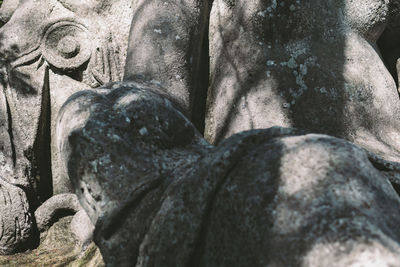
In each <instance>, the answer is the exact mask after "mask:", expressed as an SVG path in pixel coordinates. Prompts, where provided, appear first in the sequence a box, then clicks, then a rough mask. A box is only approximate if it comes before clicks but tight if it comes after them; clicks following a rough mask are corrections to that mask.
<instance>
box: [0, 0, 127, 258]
mask: <svg viewBox="0 0 400 267" xmlns="http://www.w3.org/2000/svg"><path fill="white" fill-rule="evenodd" d="M0 19H1V20H2V22H3V23H5V25H4V26H2V27H1V29H0V61H1V62H0V67H1V75H0V80H1V92H0V106H1V112H0V113H1V115H0V117H1V119H0V121H1V133H0V134H1V148H0V152H1V156H0V165H1V167H0V179H1V183H2V184H3V183H4V184H5V185H4V186H3V187H2V188H3V189H2V191H8V192H10V193H11V194H12V195H16V194H18V195H20V200H19V199H18V198H16V201H15V202H14V203H12V202H8V201H5V203H4V205H5V207H4V208H2V209H1V210H10V212H11V213H12V212H15V216H11V215H5V214H6V213H4V212H0V218H1V221H2V224H1V225H0V227H2V229H3V230H4V233H5V235H0V247H2V248H3V250H4V252H7V253H10V252H13V251H15V249H14V246H17V245H16V244H19V243H21V242H22V240H21V242H20V241H18V240H15V241H13V242H14V243H16V244H14V245H11V244H10V243H13V242H11V239H10V238H9V235H11V234H13V235H14V234H15V232H16V231H17V230H14V228H15V229H17V228H16V226H14V224H15V225H19V226H18V227H21V228H25V229H27V230H26V232H29V233H30V232H32V231H30V230H29V229H31V228H32V229H34V228H36V226H35V225H34V220H31V219H29V218H30V216H32V214H33V213H32V212H33V211H35V210H36V209H37V207H38V206H39V205H40V204H41V203H42V202H44V201H45V200H47V199H48V198H49V197H51V196H52V195H53V194H58V193H66V192H71V190H72V188H71V185H70V182H69V178H68V176H67V175H66V171H65V170H64V169H62V166H63V165H62V164H61V162H60V159H59V151H58V150H57V146H56V145H55V144H56V143H55V140H56V136H55V121H56V117H57V114H58V111H59V109H60V107H61V105H62V104H63V103H64V102H65V101H66V99H67V98H68V97H69V96H71V95H72V94H73V93H76V92H78V91H80V90H82V89H86V88H90V87H97V86H100V85H103V84H105V83H108V82H110V81H117V80H120V79H121V76H122V70H123V67H124V60H125V57H126V51H127V40H128V31H129V26H130V23H131V20H132V12H131V9H130V1H128V0H118V1H105V0H104V1H91V0H87V1H76V0H45V1H33V0H29V1H16V0H6V1H4V3H3V6H2V8H1V10H0ZM5 188H7V189H5ZM10 188H13V189H10ZM14 192H15V193H14ZM4 194H5V199H6V198H7V197H8V196H7V193H4ZM18 201H19V202H18ZM60 208H61V207H60ZM17 210H18V211H17ZM19 213H21V216H20V215H18V216H17V214H19ZM24 216H25V218H24ZM14 217H16V218H18V220H17V221H15V220H14ZM8 220H10V222H8ZM28 230H29V231H28ZM22 233H23V235H21V236H22V237H21V239H27V238H28V237H29V236H30V235H29V234H25V230H24V231H22ZM18 238H19V237H18ZM29 242H30V243H32V242H31V241H29ZM18 246H19V245H18Z"/></svg>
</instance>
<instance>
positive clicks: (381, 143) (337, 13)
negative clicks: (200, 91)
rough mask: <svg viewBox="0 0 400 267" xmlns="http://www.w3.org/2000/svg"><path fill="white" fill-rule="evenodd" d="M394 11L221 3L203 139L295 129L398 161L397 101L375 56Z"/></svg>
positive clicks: (314, 1) (366, 4)
mask: <svg viewBox="0 0 400 267" xmlns="http://www.w3.org/2000/svg"><path fill="white" fill-rule="evenodd" d="M391 2H393V3H394V2H397V1H381V0H368V1H365V0H357V1H346V0H341V1H336V0H327V1H319V0H311V1H295V0H289V1H284V2H282V1H251V2H249V1H226V0H216V1H214V3H213V8H212V11H211V16H210V35H209V36H210V60H211V67H210V75H211V77H210V81H211V84H210V89H209V93H208V102H207V115H206V130H205V136H206V138H207V139H208V140H209V141H211V142H213V143H216V142H219V141H221V140H223V139H224V138H226V137H228V136H230V135H232V134H234V133H237V132H240V131H243V130H248V129H256V128H268V127H271V126H275V125H278V126H284V127H296V128H301V129H306V130H309V131H312V132H319V133H326V134H330V135H334V136H337V137H342V138H345V139H347V140H350V141H352V142H355V143H357V144H360V145H362V146H364V147H366V148H368V149H369V150H371V151H374V152H376V153H378V154H380V155H382V156H384V157H385V158H387V159H391V160H397V159H398V158H399V142H398V140H399V133H400V117H399V116H400V112H399V111H400V110H399V109H400V105H399V97H398V93H397V90H396V85H395V82H394V80H393V78H392V77H391V75H390V74H389V72H388V71H387V69H386V67H385V65H384V63H383V62H382V60H381V58H380V56H379V52H377V47H376V41H377V39H378V37H379V36H380V34H381V33H382V31H383V30H384V28H385V25H386V21H387V19H388V17H389V15H391V14H394V12H395V11H397V12H398V9H397V10H393V9H394V8H395V7H393V3H391ZM396 42H397V41H394V43H396ZM388 50H389V52H390V51H391V49H388ZM392 50H393V49H392ZM396 59H397V58H396Z"/></svg>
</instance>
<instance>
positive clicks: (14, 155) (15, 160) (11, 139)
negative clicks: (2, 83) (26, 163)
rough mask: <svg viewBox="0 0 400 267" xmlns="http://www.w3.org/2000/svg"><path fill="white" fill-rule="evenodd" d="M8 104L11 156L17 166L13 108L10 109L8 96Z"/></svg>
mask: <svg viewBox="0 0 400 267" xmlns="http://www.w3.org/2000/svg"><path fill="white" fill-rule="evenodd" d="M6 105H7V116H8V118H7V120H8V135H9V136H10V145H11V153H12V155H11V157H12V161H13V165H14V168H15V165H16V163H17V154H16V151H15V144H14V134H13V128H12V127H13V126H12V117H11V109H10V104H9V103H8V100H7V98H6Z"/></svg>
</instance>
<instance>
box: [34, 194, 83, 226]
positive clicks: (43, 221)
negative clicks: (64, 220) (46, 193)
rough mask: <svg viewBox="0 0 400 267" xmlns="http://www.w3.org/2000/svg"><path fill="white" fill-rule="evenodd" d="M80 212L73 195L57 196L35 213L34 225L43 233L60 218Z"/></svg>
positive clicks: (80, 208)
mask: <svg viewBox="0 0 400 267" xmlns="http://www.w3.org/2000/svg"><path fill="white" fill-rule="evenodd" d="M79 210H82V207H81V205H80V204H79V200H78V198H77V196H76V195H75V194H68V193H65V194H58V195H55V196H52V197H51V198H49V199H48V200H46V201H45V202H44V203H43V204H42V205H40V207H39V208H38V209H36V211H35V219H36V225H37V228H38V230H39V231H40V232H43V231H45V230H47V229H49V227H50V226H51V225H52V224H53V223H54V222H56V221H57V220H59V219H60V218H61V217H64V216H67V215H73V214H75V213H77V212H78V211H79Z"/></svg>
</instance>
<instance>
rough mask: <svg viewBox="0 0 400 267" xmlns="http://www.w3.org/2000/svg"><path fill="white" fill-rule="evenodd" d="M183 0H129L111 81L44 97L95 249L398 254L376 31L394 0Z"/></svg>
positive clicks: (124, 257)
mask: <svg viewBox="0 0 400 267" xmlns="http://www.w3.org/2000/svg"><path fill="white" fill-rule="evenodd" d="M196 3H197V2H195V1H181V2H180V3H179V4H176V3H175V2H174V1H165V2H164V3H163V7H164V8H163V9H159V8H157V7H158V6H159V5H160V3H159V2H157V1H136V2H135V4H136V5H135V6H134V19H133V21H132V26H131V33H130V41H129V49H128V56H127V63H126V65H125V74H124V79H125V82H123V83H112V84H109V85H106V86H104V87H102V88H100V89H97V90H95V91H93V90H92V91H84V92H81V93H79V94H75V95H74V96H72V97H71V98H70V99H69V100H68V101H67V102H66V104H65V105H64V107H63V108H62V110H61V112H60V123H59V125H58V132H59V134H58V136H59V137H60V139H59V146H60V150H61V151H65V152H64V156H65V164H66V165H67V167H66V168H67V169H68V171H69V176H70V178H71V180H72V183H73V187H74V188H75V192H76V194H77V195H78V197H79V199H80V200H81V203H82V205H83V207H84V209H85V210H86V211H87V213H88V215H89V217H90V218H91V220H92V222H93V223H94V224H95V225H96V228H95V233H94V240H95V242H96V244H97V245H98V246H99V247H100V249H101V251H102V254H103V256H104V258H105V261H106V263H107V264H109V265H110V266H132V265H135V266H300V265H304V266H351V265H352V264H354V265H357V264H359V265H366V264H371V263H372V264H373V265H389V266H390V265H394V266H396V265H399V264H400V258H399V256H398V255H399V252H400V231H399V230H397V228H398V227H397V226H396V225H397V224H398V223H399V222H400V217H399V216H398V214H399V209H400V206H399V204H400V202H399V201H400V199H399V195H398V191H397V192H396V190H395V188H397V190H398V189H399V187H398V185H399V178H398V177H399V176H398V171H399V170H400V165H399V163H398V160H399V154H398V144H397V140H398V137H397V136H398V132H399V131H398V130H399V122H400V120H399V117H398V116H399V112H398V109H399V107H400V106H399V96H398V93H397V91H396V85H395V82H394V79H393V77H392V76H391V75H390V73H389V72H388V70H387V68H386V67H385V65H384V63H383V61H382V60H381V57H380V55H379V52H378V47H377V45H376V42H377V40H378V38H379V37H380V35H381V34H382V32H383V31H384V29H385V27H386V25H387V23H388V20H389V19H390V16H392V15H393V14H395V13H396V12H397V9H396V10H394V8H396V6H395V5H393V3H389V2H387V1H374V0H371V1H329V0H328V1H284V2H283V1H280V2H279V1H223V0H216V1H213V3H211V2H207V1H204V2H201V4H198V3H197V4H196ZM206 29H209V35H207V32H206V31H205V30H206ZM207 36H208V37H207ZM207 42H209V47H207V46H206V45H205V43H207ZM208 54H209V56H210V62H207V59H208V57H207V56H205V55H208ZM208 65H209V69H208V68H207V66H208ZM205 70H208V71H205ZM204 72H206V73H208V72H209V73H210V84H209V88H208V92H207V82H206V81H207V80H201V79H202V77H203V75H204ZM206 92H207V93H206ZM199 112H200V114H199ZM202 112H203V114H201V113H202ZM73 118H80V119H79V120H78V121H76V122H75V123H71V121H72V119H73ZM202 120H203V121H202ZM192 122H193V124H192ZM204 122H205V123H204ZM271 126H284V127H297V128H300V129H302V130H294V129H291V128H280V127H273V128H269V129H267V130H265V129H264V130H254V129H257V128H267V127H271ZM196 128H197V129H200V130H202V129H204V132H205V138H206V139H207V141H206V140H205V139H203V137H202V136H201V134H200V133H199V132H198V130H197V129H196ZM244 130H250V131H248V132H241V131H244ZM309 132H313V133H324V134H330V135H334V136H337V137H341V138H345V139H347V140H349V141H352V142H354V143H355V144H357V145H359V146H361V147H363V148H360V147H358V146H356V145H354V144H352V143H350V142H348V141H345V140H342V139H337V138H335V137H330V136H327V135H323V134H307V133H309ZM235 133H238V134H235ZM232 135H233V136H232ZM229 136H231V137H230V138H228V139H226V138H227V137H229ZM225 139H226V140H225ZM209 142H210V143H211V144H217V143H219V144H218V145H217V146H213V145H211V144H210V143H209ZM389 160H391V161H389ZM383 214H384V215H383ZM361 253H363V254H362V255H363V256H365V257H361Z"/></svg>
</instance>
